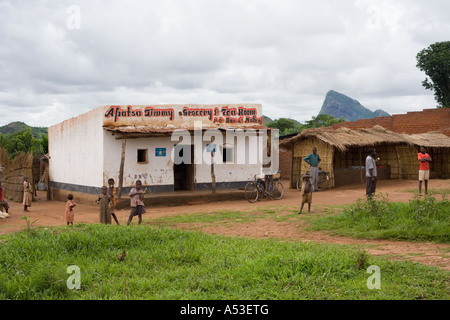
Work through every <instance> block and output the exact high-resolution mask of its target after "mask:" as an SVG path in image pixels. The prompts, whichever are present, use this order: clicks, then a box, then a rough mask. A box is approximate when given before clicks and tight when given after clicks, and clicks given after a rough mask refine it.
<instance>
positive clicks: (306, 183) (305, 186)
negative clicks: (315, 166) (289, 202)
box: [297, 172, 313, 214]
mask: <svg viewBox="0 0 450 320" xmlns="http://www.w3.org/2000/svg"><path fill="white" fill-rule="evenodd" d="M310 178H311V176H310V175H309V172H306V173H305V175H304V176H303V177H302V180H303V182H302V191H301V192H300V195H301V196H302V205H301V207H300V211H299V212H297V213H298V214H301V213H302V210H303V205H304V204H305V203H308V213H311V202H312V191H313V187H312V182H311V179H310Z"/></svg>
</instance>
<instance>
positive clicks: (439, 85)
mask: <svg viewBox="0 0 450 320" xmlns="http://www.w3.org/2000/svg"><path fill="white" fill-rule="evenodd" d="M416 59H417V67H418V68H419V69H420V71H424V72H425V74H426V75H427V76H428V77H429V78H425V80H424V81H422V85H423V86H424V87H425V89H428V90H434V98H435V100H436V101H437V103H438V104H439V105H438V107H439V108H450V41H446V42H436V43H434V44H432V45H430V46H429V47H428V48H426V49H423V50H422V51H420V52H419V53H418V54H417V56H416Z"/></svg>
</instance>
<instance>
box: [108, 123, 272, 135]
mask: <svg viewBox="0 0 450 320" xmlns="http://www.w3.org/2000/svg"><path fill="white" fill-rule="evenodd" d="M103 128H104V129H105V130H108V131H111V132H117V133H123V134H145V135H149V134H165V133H172V132H174V131H175V130H180V129H181V130H188V131H194V129H197V128H194V127H181V128H177V127H174V126H166V127H154V126H108V125H106V126H103ZM201 128H202V130H210V129H219V130H236V129H243V130H248V129H253V130H260V129H261V130H262V129H266V130H271V128H268V127H265V126H261V125H255V126H251V127H249V126H246V127H244V128H236V127H229V128H227V127H225V126H217V127H212V126H202V127H201Z"/></svg>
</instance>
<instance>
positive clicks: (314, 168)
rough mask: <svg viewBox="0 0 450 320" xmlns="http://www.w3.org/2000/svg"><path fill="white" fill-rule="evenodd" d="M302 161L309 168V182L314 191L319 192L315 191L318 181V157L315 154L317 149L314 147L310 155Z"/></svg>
mask: <svg viewBox="0 0 450 320" xmlns="http://www.w3.org/2000/svg"><path fill="white" fill-rule="evenodd" d="M303 160H305V162H306V163H307V164H309V165H310V166H311V168H310V169H309V174H310V175H311V180H312V181H311V182H312V184H313V187H314V191H319V190H317V181H319V163H320V157H319V155H318V154H317V149H316V148H315V147H314V148H313V149H312V153H310V154H308V155H307V156H306V157H305V158H304V159H303Z"/></svg>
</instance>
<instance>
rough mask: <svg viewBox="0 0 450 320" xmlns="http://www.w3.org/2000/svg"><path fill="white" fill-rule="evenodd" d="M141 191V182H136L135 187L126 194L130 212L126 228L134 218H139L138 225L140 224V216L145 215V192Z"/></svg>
mask: <svg viewBox="0 0 450 320" xmlns="http://www.w3.org/2000/svg"><path fill="white" fill-rule="evenodd" d="M141 189H142V182H141V180H137V181H136V185H135V187H134V188H133V189H131V191H130V193H129V194H128V196H129V197H130V198H131V200H130V205H131V212H130V216H129V217H128V222H127V226H128V225H130V223H131V220H133V217H134V216H138V217H139V224H141V223H142V215H143V214H144V213H146V211H145V207H144V194H145V192H146V191H142V190H141ZM146 190H147V189H146Z"/></svg>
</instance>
